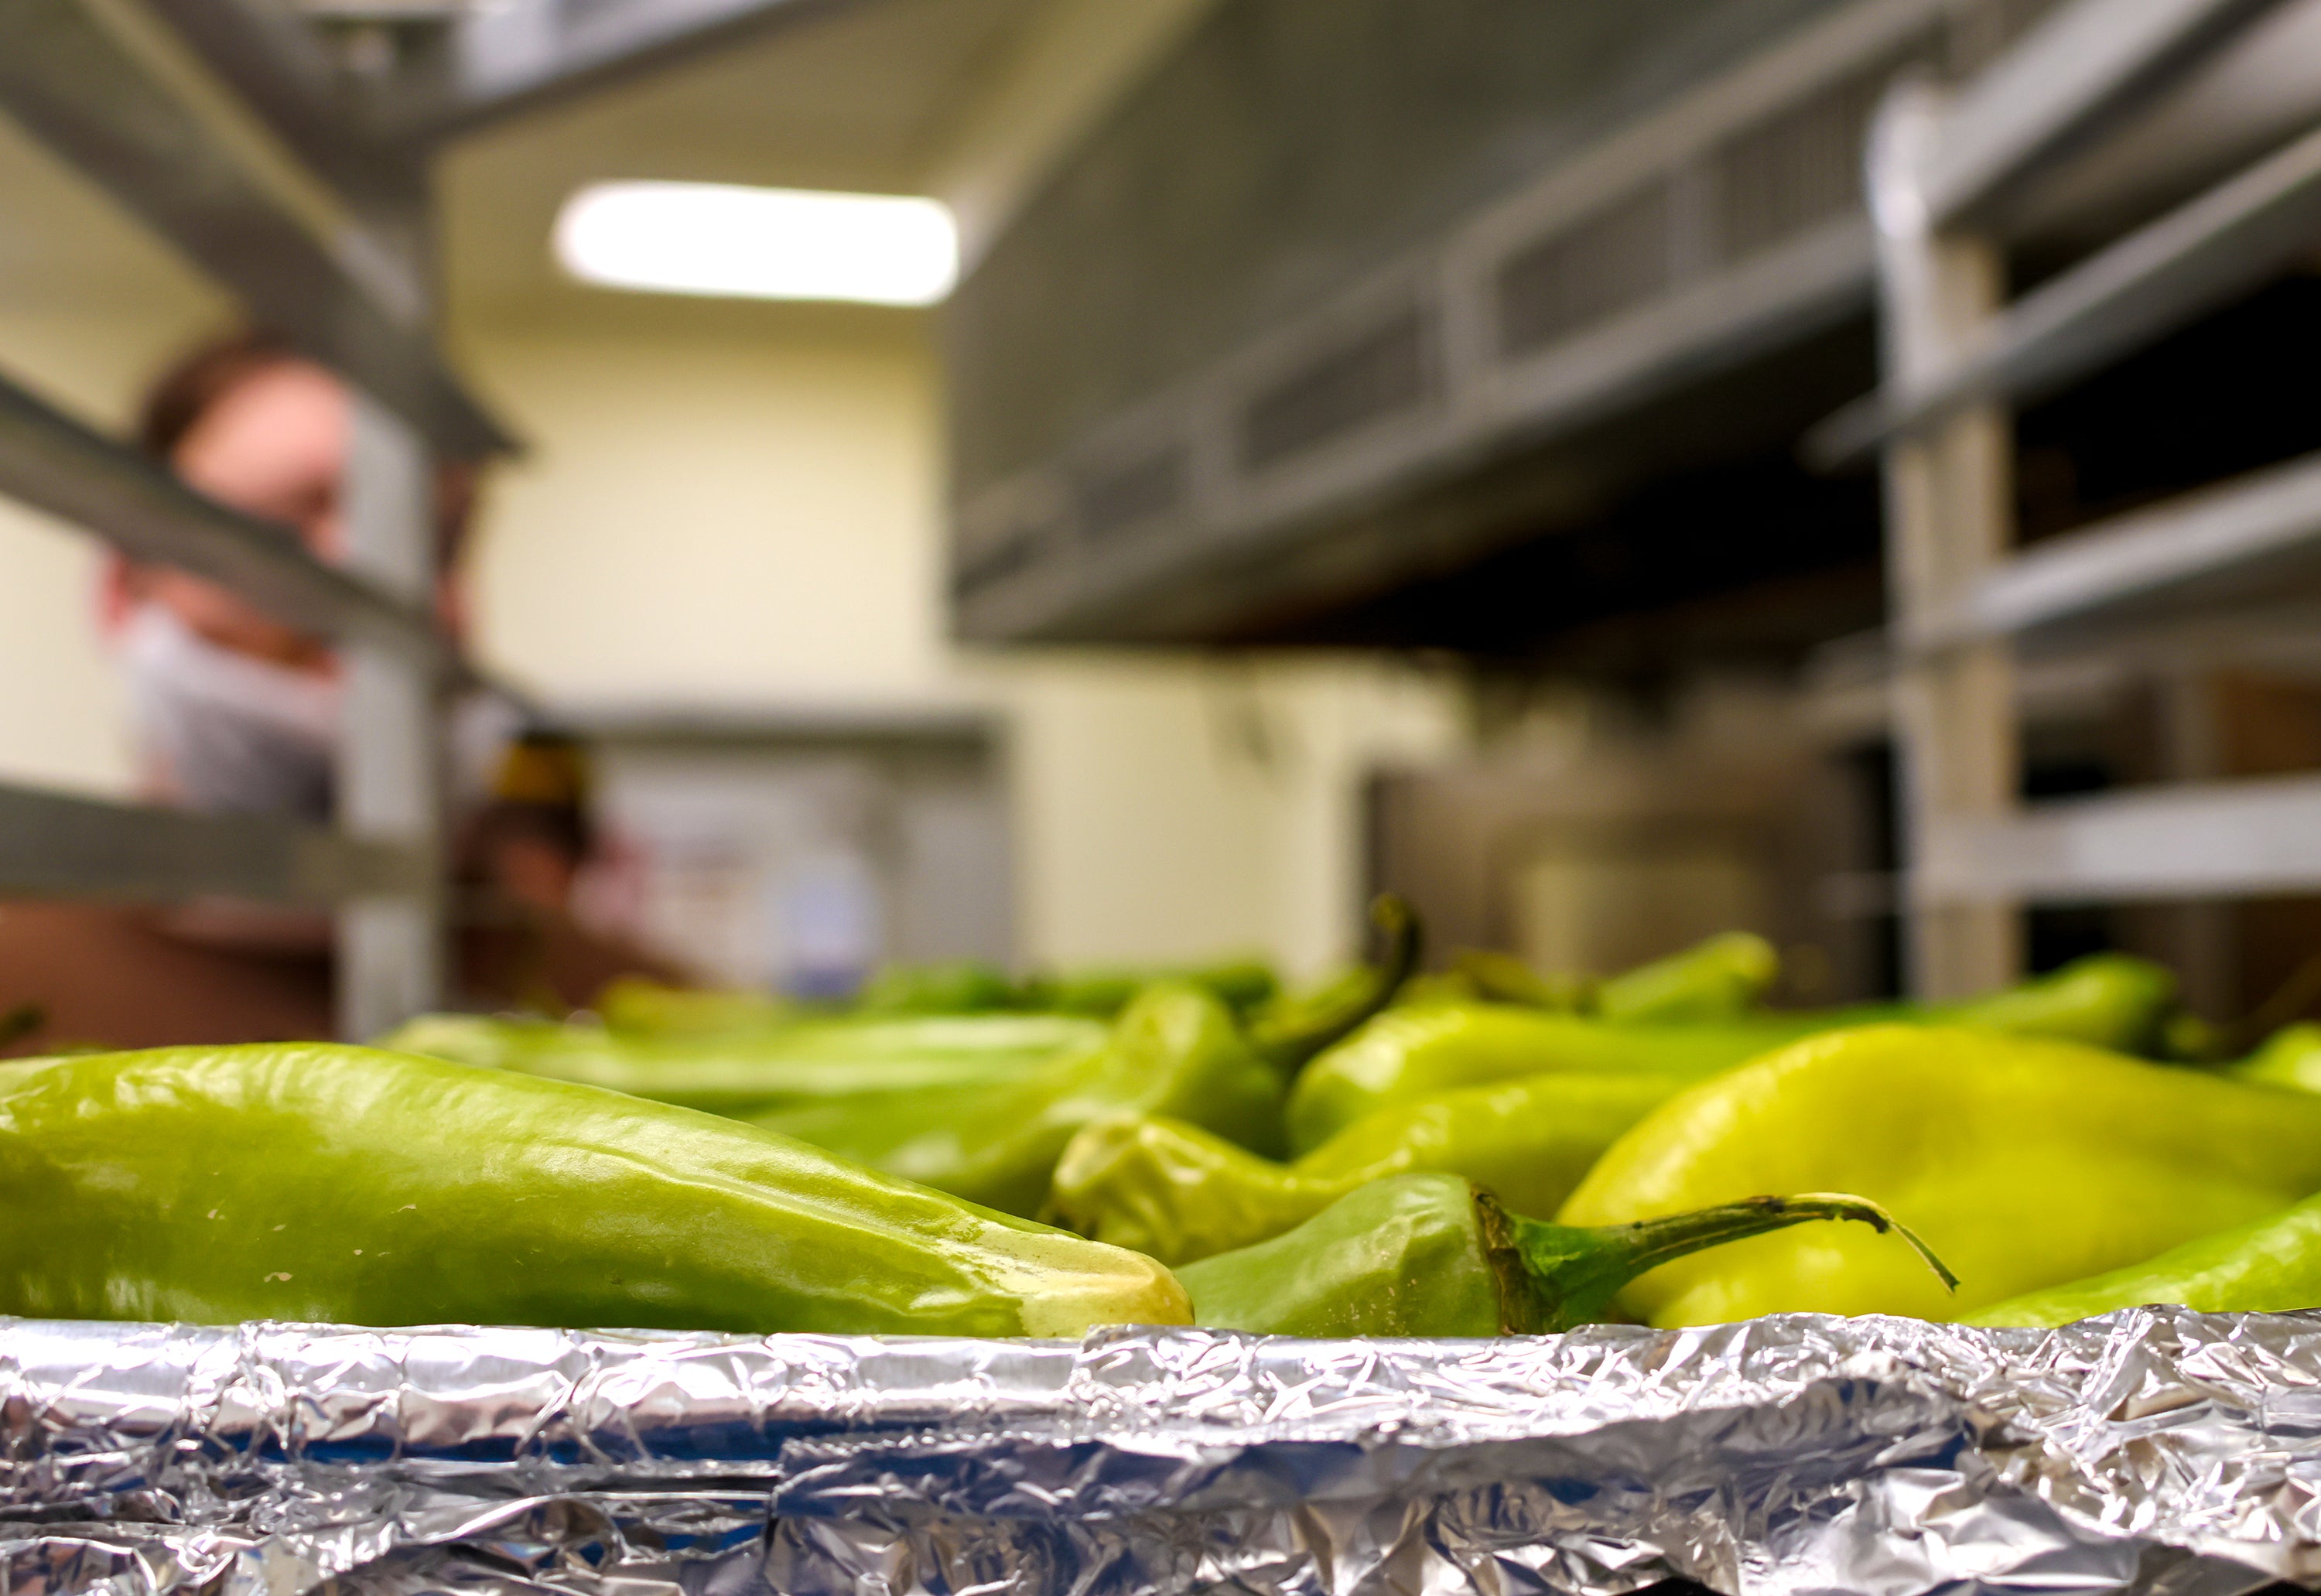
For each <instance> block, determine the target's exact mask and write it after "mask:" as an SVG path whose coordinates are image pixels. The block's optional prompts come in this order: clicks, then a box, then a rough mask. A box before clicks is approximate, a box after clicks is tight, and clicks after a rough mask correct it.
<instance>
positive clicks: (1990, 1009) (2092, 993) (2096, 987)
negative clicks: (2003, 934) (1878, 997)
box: [1898, 953, 2176, 1053]
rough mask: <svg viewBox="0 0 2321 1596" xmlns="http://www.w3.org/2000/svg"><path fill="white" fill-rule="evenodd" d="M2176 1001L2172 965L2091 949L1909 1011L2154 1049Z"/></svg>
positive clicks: (1950, 1022)
mask: <svg viewBox="0 0 2321 1596" xmlns="http://www.w3.org/2000/svg"><path fill="white" fill-rule="evenodd" d="M2175 1004H2176V978H2175V977H2174V976H2173V975H2171V974H2170V973H2169V972H2168V970H2167V968H2166V967H2165V966H2163V965H2159V964H2155V963H2153V962H2152V961H2151V960H2149V959H2138V958H2135V957H2134V956H2133V955H2131V954H2128V953H2090V954H2089V955H2088V956H2087V957H2086V958H2084V959H2074V960H2072V961H2071V962H2070V963H2068V964H2066V965H2064V966H2063V967H2062V969H2060V970H2057V971H2054V972H2053V973H2052V974H2050V975H2044V976H2041V977H2040V978H2038V979H2037V980H2026V981H2024V982H2022V983H2021V984H2019V985H2016V986H2011V987H2008V988H2007V989H2005V990H2002V991H1997V992H1993V993H1991V994H1990V995H1989V996H1988V997H1984V998H1976V999H1971V1000H1970V1001H1968V1002H1964V1003H1945V1004H1930V1005H1926V1006H1925V1007H1923V1008H1917V1009H1916V1011H1915V1012H1913V1013H1910V1014H1909V1015H1908V1016H1907V1017H1909V1018H1913V1019H1917V1020H1920V1021H1924V1022H1926V1023H1930V1024H1934V1025H1946V1026H1979V1027H1980V1028H1981V1029H1983V1030H1987V1031H2005V1032H2007V1034H2009V1035H2016V1036H2052V1037H2055V1038H2057V1039H2058V1040H2061V1041H2065V1042H2084V1043H2086V1044H2088V1045H2089V1046H2090V1047H2107V1048H2110V1049H2112V1050H2113V1051H2114V1052H2116V1053H2150V1052H2151V1051H2152V1049H2153V1046H2154V1045H2155V1044H2157V1043H2158V1042H2159V1040H2160V1036H2161V1032H2162V1027H2163V1026H2164V1025H2165V1024H2166V1022H2167V1019H2168V1017H2169V1015H2170V1014H2171V1012H2173V1010H2174V1008H2175ZM1898 1017H1901V1016H1898Z"/></svg>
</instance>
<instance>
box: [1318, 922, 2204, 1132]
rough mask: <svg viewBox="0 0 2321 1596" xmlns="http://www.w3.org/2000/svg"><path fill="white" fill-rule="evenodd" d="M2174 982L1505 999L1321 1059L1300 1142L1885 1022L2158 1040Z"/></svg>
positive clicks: (1369, 1033)
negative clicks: (1758, 1005)
mask: <svg viewBox="0 0 2321 1596" xmlns="http://www.w3.org/2000/svg"><path fill="white" fill-rule="evenodd" d="M2173 996H2174V986H2173V983H2172V980H2171V978H2170V977H2169V975H2168V972H2167V971H2164V970H2162V969H2160V968H2159V967H2158V966H2157V965H2153V964H2150V963H2147V962H2144V961H2143V960H2140V959H2131V958H2127V957H2125V955H2115V954H2099V955H2097V956H2096V957H2093V958H2089V959H2081V960H2079V961H2077V962H2074V963H2071V964H2068V965H2066V966H2064V967H2063V968H2062V970H2059V971H2056V972H2055V973H2053V974H2052V975H2049V976H2044V977H2042V978H2041V979H2039V980H2033V981H2026V982H2025V983H2024V984H2023V985H2021V986H2019V987H2011V988H2009V989H2007V990H2005V991H2002V992H1995V993H1993V994H1991V995H1990V996H1989V997H1988V998H1982V999H1976V1000H1974V1001H1972V1002H1968V1003H1961V1004H1953V1005H1946V1006H1943V1007H1940V1008H1896V1007H1887V1008H1866V1009H1818V1010H1816V1009H1805V1010H1798V1011H1794V1012H1770V1011H1760V1012H1758V1013H1755V1014H1751V1015H1743V1016H1735V1017H1733V1018H1730V1019H1727V1020H1724V1021H1721V1022H1716V1023H1701V1024H1691V1025H1643V1024H1617V1025H1616V1024H1612V1023H1609V1022H1606V1021H1604V1020H1600V1019H1593V1018H1588V1017H1580V1016H1577V1015H1568V1014H1545V1013H1541V1012H1538V1011H1536V1010H1533V1009H1527V1008H1515V1007H1512V1006H1508V1005H1503V1004H1476V1005H1445V1006H1442V1007H1438V1008H1411V1009H1397V1010H1394V1011H1392V1012H1389V1013H1387V1014H1383V1015H1380V1016H1379V1017H1378V1018H1376V1019H1374V1020H1372V1021H1370V1023H1369V1024H1368V1025H1366V1026H1363V1027H1362V1028H1361V1030H1359V1031H1357V1032H1355V1033H1354V1034H1353V1035H1352V1036H1349V1037H1348V1038H1347V1039H1346V1040H1345V1041H1344V1042H1343V1043H1340V1044H1338V1045H1337V1046H1336V1047H1333V1048H1332V1049H1331V1050H1330V1051H1329V1052H1328V1053H1324V1054H1323V1055H1322V1056H1321V1057H1320V1058H1317V1059H1315V1061H1314V1062H1313V1063H1312V1064H1311V1065H1310V1066H1309V1067H1308V1068H1307V1069H1306V1072H1305V1073H1304V1074H1303V1075H1301V1076H1299V1077H1298V1080H1297V1087H1296V1089H1295V1090H1293V1091H1292V1092H1291V1094H1290V1098H1289V1145H1290V1146H1291V1147H1292V1148H1293V1149H1295V1150H1297V1151H1299V1152H1304V1151H1306V1150H1309V1149H1311V1148H1314V1147H1316V1146H1319V1145H1321V1144H1322V1143H1323V1142H1324V1141H1326V1140H1328V1139H1329V1138H1330V1137H1331V1136H1333V1135H1336V1134H1337V1133H1338V1132H1339V1131H1341V1130H1343V1129H1344V1128H1345V1127H1346V1126H1349V1125H1351V1124H1352V1123H1353V1122H1354V1121H1355V1120H1356V1119H1359V1118H1361V1117H1362V1116H1363V1115H1365V1114H1369V1113H1371V1112H1373V1111H1375V1110H1376V1109H1378V1108H1382V1107H1384V1106H1385V1105H1387V1104H1388V1103H1391V1102H1397V1101H1403V1100H1406V1099H1411V1098H1415V1097H1422V1096H1429V1095H1432V1094H1434V1093H1435V1092H1441V1091H1447V1090H1452V1088H1455V1087H1461V1086H1478V1085H1481V1084H1483V1083H1484V1082H1486V1081H1505V1080H1510V1079H1513V1078H1515V1077H1517V1076H1523V1075H1534V1074H1539V1073H1543V1072H1548V1071H1561V1070H1578V1071H1591V1072H1603V1071H1622V1070H1642V1071H1651V1072H1657V1073H1660V1074H1664V1075H1675V1076H1679V1077H1686V1078H1693V1079H1698V1078H1699V1077H1701V1076H1705V1075H1712V1074H1715V1073H1716V1072H1720V1071H1723V1070H1727V1069H1731V1068H1732V1067H1733V1066H1734V1065H1736V1064H1739V1063H1743V1062H1746V1061H1747V1060H1749V1059H1752V1058H1754V1057H1756V1056H1757V1055H1758V1054H1760V1053H1766V1052H1769V1051H1770V1050H1771V1049H1773V1048H1775V1047H1779V1046H1782V1045H1784V1044H1788V1043H1789V1042H1792V1041H1795V1040H1796V1039H1797V1038H1798V1037H1799V1036H1805V1035H1814V1034H1815V1033H1816V1032H1822V1031H1828V1030H1834V1029H1837V1028H1840V1027H1846V1026H1860V1025H1862V1024H1866V1023H1871V1022H1874V1021H1880V1020H1907V1021H1909V1022H1911V1023H1941V1024H1947V1025H1960V1026H1979V1027H1983V1028H1987V1029H1990V1030H1997V1031H2005V1032H2009V1033H2013V1034H2019V1035H2054V1036H2063V1037H2068V1038H2072V1039H2076V1040H2080V1041H2088V1042H2093V1043H2096V1044H2099V1045H2104V1044H2107V1045H2115V1046H2119V1045H2125V1044H2127V1043H2128V1042H2130V1041H2133V1040H2135V1039H2137V1038H2147V1037H2149V1035H2151V1032H2152V1028H2153V1026H2154V1025H2156V1024H2157V1023H2158V1021H2159V1019H2160V1017H2161V1016H2162V1013H2163V1012H2164V1010H2165V1008H2166V1007H2167V1005H2168V1004H2169V1003H2170V1002H2171V1001H2172V999H2173Z"/></svg>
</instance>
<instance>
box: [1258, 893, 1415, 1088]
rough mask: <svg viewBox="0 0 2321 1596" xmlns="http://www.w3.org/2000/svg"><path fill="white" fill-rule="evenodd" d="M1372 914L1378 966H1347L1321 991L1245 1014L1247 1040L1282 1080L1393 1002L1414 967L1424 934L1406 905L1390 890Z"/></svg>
mask: <svg viewBox="0 0 2321 1596" xmlns="http://www.w3.org/2000/svg"><path fill="white" fill-rule="evenodd" d="M1370 918H1371V920H1372V921H1373V922H1374V923H1375V924H1376V925H1377V926H1378V928H1379V930H1380V931H1381V932H1383V933H1385V935H1386V944H1387V945H1386V956H1385V957H1384V958H1383V959H1381V960H1380V961H1379V962H1378V963H1377V964H1376V965H1364V966H1362V967H1361V968H1360V969H1356V970H1350V971H1347V972H1346V973H1345V974H1344V975H1343V976H1341V977H1340V978H1339V979H1337V980H1333V981H1331V982H1329V983H1328V984H1327V985H1325V986H1324V987H1323V988H1322V989H1321V990H1319V991H1315V992H1311V993H1308V994H1306V996H1304V997H1301V998H1297V999H1286V1000H1282V1001H1278V1002H1275V1003H1271V1004H1268V1005H1267V1006H1266V1007H1265V1008H1261V1009H1259V1010H1258V1011H1257V1012H1256V1013H1255V1014H1253V1015H1252V1016H1251V1017H1249V1020H1248V1022H1247V1024H1248V1029H1249V1041H1250V1045H1251V1046H1252V1047H1254V1048H1255V1049H1256V1050H1257V1053H1258V1056H1259V1057H1260V1058H1262V1059H1264V1060H1265V1061H1266V1062H1269V1063H1270V1064H1272V1065H1273V1066H1274V1068H1276V1069H1278V1070H1279V1071H1280V1072H1281V1073H1282V1076H1283V1078H1284V1079H1285V1080H1294V1079H1296V1077H1297V1072H1299V1071H1300V1070H1302V1069H1304V1068H1305V1067H1306V1063H1307V1062H1308V1061H1310V1060H1312V1059H1313V1058H1314V1057H1315V1055H1316V1054H1317V1053H1322V1052H1323V1051H1324V1049H1326V1048H1329V1047H1331V1046H1333V1045H1334V1044H1337V1043H1339V1042H1342V1041H1343V1040H1344V1039H1345V1038H1346V1037H1347V1036H1349V1035H1352V1033H1353V1032H1354V1031H1355V1030H1357V1029H1359V1028H1360V1027H1361V1025H1362V1024H1363V1022H1365V1021H1367V1020H1368V1019H1369V1018H1370V1017H1371V1016H1372V1015H1374V1014H1377V1013H1378V1012H1379V1011H1380V1010H1381V1009H1383V1008H1386V1006H1387V1005H1388V1004H1389V1003H1391V1002H1393V1001H1394V997H1395V994H1396V993H1397V992H1398V991H1400V990H1402V986H1403V983H1404V982H1406V981H1407V980H1409V979H1410V977H1411V972H1412V971H1415V970H1416V969H1417V968H1418V960H1419V955H1420V953H1422V952H1423V951H1424V946H1423V944H1424V935H1423V934H1422V933H1421V931H1420V929H1419V925H1418V917H1417V916H1416V915H1414V914H1413V913H1411V911H1410V906H1409V905H1408V904H1406V903H1405V902H1403V900H1402V899H1401V898H1397V897H1395V896H1393V895H1392V894H1391V893H1388V894H1386V895H1383V896H1381V897H1380V898H1379V899H1378V901H1377V902H1375V903H1373V904H1372V905H1370Z"/></svg>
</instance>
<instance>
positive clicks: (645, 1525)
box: [0, 1309, 2321, 1596]
mask: <svg viewBox="0 0 2321 1596" xmlns="http://www.w3.org/2000/svg"><path fill="white" fill-rule="evenodd" d="M0 1414H5V1420H0V1422H5V1483H0V1493H5V1494H0V1500H5V1522H0V1574H5V1588H6V1590H8V1591H12V1592H25V1593H27V1596H45V1593H47V1592H50V1591H119V1592H121V1593H122V1596H145V1593H148V1592H153V1593H159V1592H178V1591H185V1592H193V1591H199V1592H201V1593H202V1596H243V1593H245V1592H246V1593H249V1596H259V1593H261V1592H262V1593H264V1596H298V1593H300V1592H305V1591H330V1592H332V1593H333V1596H336V1593H339V1592H344V1593H347V1596H355V1593H357V1592H372V1591H377V1592H382V1593H385V1592H396V1593H401V1592H413V1593H416V1592H420V1591H476V1592H484V1591H493V1592H497V1591H509V1592H514V1591H559V1592H571V1593H573V1596H751V1593H754V1592H760V1591H782V1592H795V1593H801V1596H803V1593H809V1592H824V1591H829V1592H840V1591H843V1592H860V1591H871V1592H880V1593H884V1596H904V1593H906V1592H926V1593H928V1596H936V1593H942V1596H969V1593H970V1592H972V1593H978V1596H980V1593H987V1592H988V1593H995V1596H996V1593H998V1592H1011V1593H1013V1592H1021V1593H1024V1596H1047V1593H1050V1592H1053V1593H1055V1596H1065V1593H1067V1592H1069V1593H1072V1596H1108V1593H1111V1592H1129V1591H1233V1592H1249V1593H1270V1592H1285V1593H1288V1592H1297V1593H1306V1592H1315V1593H1319V1592H1358V1591H1359V1592H1368V1591H1379V1592H1388V1591H1391V1592H1413V1593H1416V1592H1427V1593H1438V1592H1441V1593H1447V1592H1465V1591H1471V1592H1476V1593H1477V1596H1513V1593H1515V1592H1523V1591H1565V1592H1574V1593H1579V1596H1616V1593H1618V1592H1625V1591H1634V1590H1637V1589H1639V1588H1641V1587H1643V1586H1646V1585H1650V1584H1652V1583H1654V1582H1659V1581H1661V1580H1664V1579H1669V1578H1671V1577H1683V1578H1688V1579H1691V1580H1695V1581H1698V1582H1700V1583H1703V1584H1706V1585H1708V1586H1711V1587H1714V1588H1715V1589H1716V1590H1718V1591H1726V1592H1732V1593H1734V1596H1761V1593H1762V1596H1773V1593H1784V1596H1786V1593H1790V1592H1795V1593H1798V1596H1807V1593H1817V1592H1825V1591H1827V1592H1838V1591H1843V1592H1849V1593H1853V1596H1919V1593H1921V1592H1934V1591H1941V1592H1943V1593H1944V1596H1963V1593H1967V1592H1974V1591H1994V1592H1998V1591H2023V1592H2032V1591H2036V1592H2041V1593H2043V1596H2052V1593H2054V1592H2070V1591H2112V1590H2125V1589H2133V1590H2136V1591H2153V1592H2165V1593H2167V1596H2232V1593H2234V1592H2238V1591H2246V1590H2250V1589H2252V1588H2253V1587H2256V1586H2259V1585H2262V1584H2264V1583H2267V1582H2270V1581H2271V1580H2275V1579H2288V1580H2295V1581H2299V1582H2308V1583H2321V1316H2303V1315H2289V1316H2266V1315H2220V1316H2207V1315H2198V1314H2190V1313H2183V1312H2177V1311H2173V1310H2164V1309H2146V1310H2142V1311H2139V1312H2134V1313H2128V1314H2119V1315H2114V1316H2112V1317H2111V1318H2107V1319H2101V1320H2095V1321H2091V1322H2089V1323H2088V1324H2085V1325H2080V1326H2074V1327H2071V1328H2068V1329H2064V1330H2058V1331H2046V1332H2034V1331H1989V1330H1969V1329H1962V1328H1960V1327H1954V1326H1942V1325H1930V1324H1924V1323H1920V1322H1917V1321H1916V1320H1905V1319H1884V1318H1860V1319H1841V1318H1824V1317H1819V1316H1813V1315H1797V1316H1789V1317H1783V1318H1768V1319H1760V1320H1755V1321H1752V1322H1750V1323H1746V1324H1741V1325H1732V1326H1725V1327H1716V1328H1713V1329H1701V1330H1686V1331H1672V1332H1662V1331H1652V1330H1643V1329H1636V1328H1629V1327H1599V1328H1596V1329H1590V1330H1587V1331H1583V1332H1580V1333H1577V1334H1573V1335H1569V1336H1543V1337H1539V1338H1528V1339H1505V1340H1498V1341H1425V1342H1421V1341H1295V1340H1287V1339H1273V1338H1263V1337H1253V1336H1236V1335H1227V1334H1218V1333H1211V1332H1206V1331H1197V1330H1166V1331H1153V1330H1123V1331H1116V1332H1111V1333H1107V1334H1103V1335H1099V1336H1092V1337H1090V1338H1089V1339H1088V1341H1086V1342H1085V1343H1083V1344H1080V1345H1069V1344H1058V1343H1033V1342H998V1341H967V1340H937V1339H927V1340H911V1339H885V1340H873V1339H851V1338H845V1337H825V1336H771V1337H764V1338H750V1337H737V1336H696V1335H682V1336H680V1335H660V1334H635V1333H630V1334H606V1333H592V1334H577V1333H566V1332H554V1331H543V1330H522V1329H478V1328H471V1327H451V1328H444V1329H416V1330H397V1331H378V1330H358V1329H348V1328H343V1327H318V1326H296V1325H250V1326H243V1327H237V1328H223V1329H201V1328H189V1327H183V1326H175V1327H172V1326H151V1325H117V1324H115V1325H95V1324H65V1323H43V1322H32V1321H23V1320H18V1321H5V1320H0Z"/></svg>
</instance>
